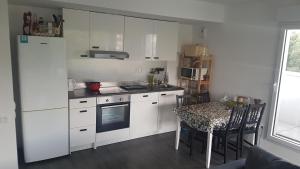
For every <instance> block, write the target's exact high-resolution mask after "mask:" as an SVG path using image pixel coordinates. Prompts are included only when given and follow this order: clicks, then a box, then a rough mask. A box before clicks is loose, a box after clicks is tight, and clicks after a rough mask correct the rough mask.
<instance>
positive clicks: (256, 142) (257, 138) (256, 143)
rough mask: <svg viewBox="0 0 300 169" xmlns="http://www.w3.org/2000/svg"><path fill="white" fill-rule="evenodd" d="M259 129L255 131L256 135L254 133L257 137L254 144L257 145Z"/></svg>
mask: <svg viewBox="0 0 300 169" xmlns="http://www.w3.org/2000/svg"><path fill="white" fill-rule="evenodd" d="M257 136H258V131H256V132H255V135H254V138H255V140H254V145H257V139H258V137H257Z"/></svg>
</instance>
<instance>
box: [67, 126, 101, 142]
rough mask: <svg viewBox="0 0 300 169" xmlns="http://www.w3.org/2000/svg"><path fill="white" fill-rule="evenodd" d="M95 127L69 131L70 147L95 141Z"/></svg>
mask: <svg viewBox="0 0 300 169" xmlns="http://www.w3.org/2000/svg"><path fill="white" fill-rule="evenodd" d="M95 133H96V126H95V125H93V126H86V127H78V128H73V129H71V130H70V146H71V147H76V146H82V145H87V144H91V143H93V142H94V141H95Z"/></svg>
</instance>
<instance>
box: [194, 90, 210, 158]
mask: <svg viewBox="0 0 300 169" xmlns="http://www.w3.org/2000/svg"><path fill="white" fill-rule="evenodd" d="M196 98H197V104H202V103H208V102H210V96H209V92H208V91H207V92H203V93H199V94H198V95H196ZM192 137H193V138H192V142H193V141H194V140H197V141H200V142H201V143H202V150H201V153H202V154H203V153H204V152H205V150H206V149H205V146H206V140H207V132H203V131H198V130H194V133H193V134H192ZM192 145H193V144H192ZM191 149H192V148H191ZM191 151H193V150H191Z"/></svg>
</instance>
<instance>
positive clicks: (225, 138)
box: [223, 136, 228, 163]
mask: <svg viewBox="0 0 300 169" xmlns="http://www.w3.org/2000/svg"><path fill="white" fill-rule="evenodd" d="M223 141H224V163H226V162H227V149H228V148H227V146H228V142H227V141H228V140H227V137H226V136H225V137H224V139H223Z"/></svg>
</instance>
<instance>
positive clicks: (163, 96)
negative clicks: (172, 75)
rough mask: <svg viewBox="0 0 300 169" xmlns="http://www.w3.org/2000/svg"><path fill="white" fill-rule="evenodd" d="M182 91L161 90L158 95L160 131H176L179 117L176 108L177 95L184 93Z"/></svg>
mask: <svg viewBox="0 0 300 169" xmlns="http://www.w3.org/2000/svg"><path fill="white" fill-rule="evenodd" d="M182 94H183V90H181V91H167V92H161V93H159V96H158V103H159V104H158V133H165V132H170V131H175V130H176V128H177V118H176V113H175V112H174V108H175V107H176V95H182Z"/></svg>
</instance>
